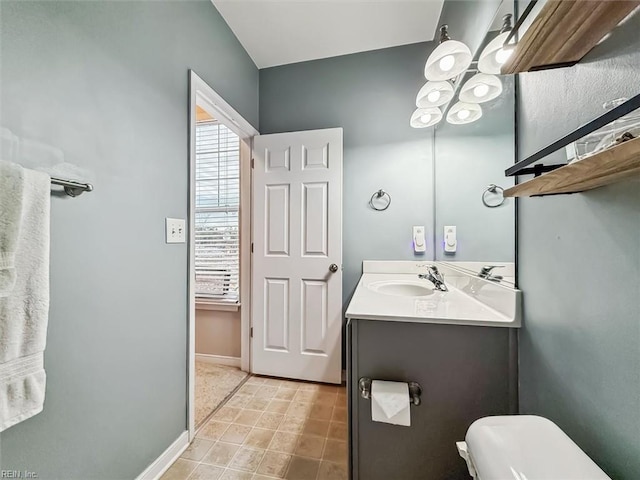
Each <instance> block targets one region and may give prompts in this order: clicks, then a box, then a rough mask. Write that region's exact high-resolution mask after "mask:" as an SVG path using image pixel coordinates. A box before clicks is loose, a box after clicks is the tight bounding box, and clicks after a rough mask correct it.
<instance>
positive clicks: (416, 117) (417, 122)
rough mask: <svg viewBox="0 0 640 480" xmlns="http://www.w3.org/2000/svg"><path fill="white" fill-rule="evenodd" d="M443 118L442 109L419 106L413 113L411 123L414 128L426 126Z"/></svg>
mask: <svg viewBox="0 0 640 480" xmlns="http://www.w3.org/2000/svg"><path fill="white" fill-rule="evenodd" d="M440 120H442V111H441V110H440V109H439V108H436V107H431V108H418V109H417V110H416V111H415V112H413V114H412V115H411V121H410V124H411V126H412V127H413V128H426V127H430V126H432V125H435V124H436V123H438V122H440Z"/></svg>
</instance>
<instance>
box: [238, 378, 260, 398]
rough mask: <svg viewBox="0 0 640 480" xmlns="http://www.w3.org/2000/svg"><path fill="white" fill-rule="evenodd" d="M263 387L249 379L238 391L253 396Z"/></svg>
mask: <svg viewBox="0 0 640 480" xmlns="http://www.w3.org/2000/svg"><path fill="white" fill-rule="evenodd" d="M261 388H262V385H255V384H253V383H249V382H248V381H247V383H245V384H244V385H243V386H242V387H240V390H238V393H239V394H241V395H251V396H253V395H255V393H256V392H257V391H258V390H259V389H261Z"/></svg>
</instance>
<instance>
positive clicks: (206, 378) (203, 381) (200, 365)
mask: <svg viewBox="0 0 640 480" xmlns="http://www.w3.org/2000/svg"><path fill="white" fill-rule="evenodd" d="M247 375H248V374H247V373H246V372H243V371H242V370H240V369H239V368H235V367H226V366H224V365H214V364H211V363H206V362H199V361H197V360H196V389H195V390H196V401H195V410H196V411H195V416H196V428H199V427H200V425H201V424H202V423H203V422H204V421H205V420H206V419H207V417H208V416H210V415H211V414H212V413H213V411H214V410H215V409H216V408H217V407H218V405H220V404H221V403H223V402H224V400H225V398H227V397H228V396H229V395H230V394H231V392H233V391H234V390H235V389H236V388H237V387H238V385H240V384H241V383H242V382H243V381H244V379H245V378H246V377H247Z"/></svg>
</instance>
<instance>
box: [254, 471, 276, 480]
mask: <svg viewBox="0 0 640 480" xmlns="http://www.w3.org/2000/svg"><path fill="white" fill-rule="evenodd" d="M251 480H273V477H267V476H266V475H261V474H259V473H254V474H253V477H251Z"/></svg>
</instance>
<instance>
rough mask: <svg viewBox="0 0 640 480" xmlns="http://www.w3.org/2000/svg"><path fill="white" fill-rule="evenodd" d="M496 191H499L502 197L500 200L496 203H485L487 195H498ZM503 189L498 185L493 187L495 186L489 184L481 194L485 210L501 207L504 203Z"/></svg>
mask: <svg viewBox="0 0 640 480" xmlns="http://www.w3.org/2000/svg"><path fill="white" fill-rule="evenodd" d="M498 190H500V192H499V193H500V195H501V196H502V200H500V201H499V202H498V203H488V202H487V193H498ZM503 193H504V188H502V187H501V186H500V185H495V184H493V183H492V184H490V185H489V186H488V187H487V189H486V190H485V191H484V192H482V203H483V204H484V206H485V207H487V208H496V207H499V206H500V205H502V204H503V203H504V195H503Z"/></svg>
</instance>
